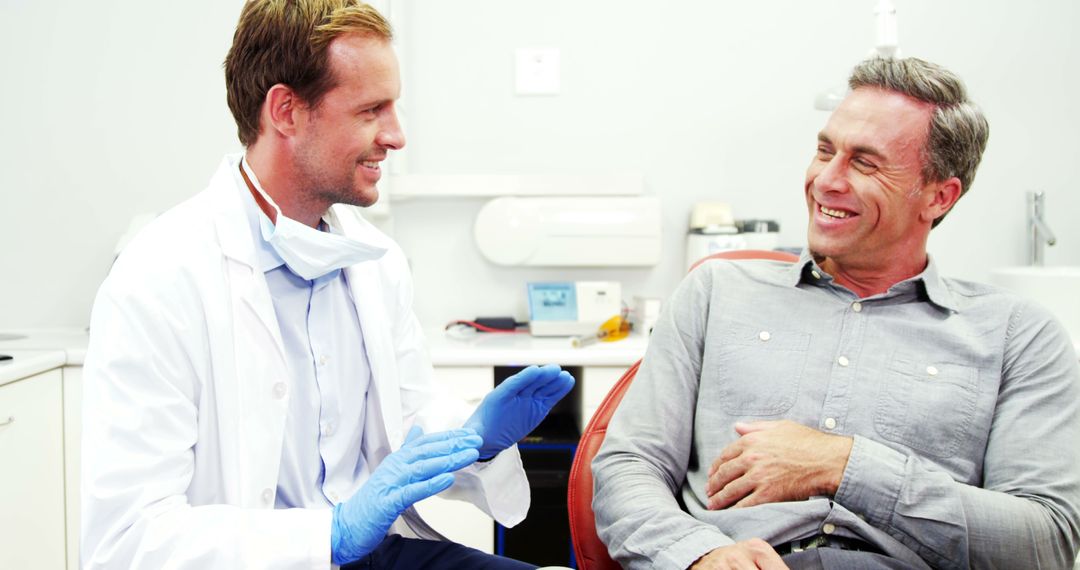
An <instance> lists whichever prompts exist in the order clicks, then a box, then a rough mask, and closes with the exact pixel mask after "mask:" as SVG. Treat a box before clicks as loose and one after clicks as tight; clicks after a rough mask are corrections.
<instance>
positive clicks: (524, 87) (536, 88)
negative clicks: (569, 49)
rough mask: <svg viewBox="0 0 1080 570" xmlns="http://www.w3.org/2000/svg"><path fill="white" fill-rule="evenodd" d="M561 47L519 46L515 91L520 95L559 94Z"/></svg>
mask: <svg viewBox="0 0 1080 570" xmlns="http://www.w3.org/2000/svg"><path fill="white" fill-rule="evenodd" d="M559 75H560V70H559V48H518V49H517V51H516V66H515V76H516V81H515V92H516V93H517V94H518V95H558V93H559V89H560V81H559Z"/></svg>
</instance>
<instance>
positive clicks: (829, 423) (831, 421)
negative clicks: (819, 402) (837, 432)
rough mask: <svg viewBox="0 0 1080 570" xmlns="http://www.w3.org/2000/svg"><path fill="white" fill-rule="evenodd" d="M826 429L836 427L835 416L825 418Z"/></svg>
mask: <svg viewBox="0 0 1080 570" xmlns="http://www.w3.org/2000/svg"><path fill="white" fill-rule="evenodd" d="M825 428H826V429H836V418H825Z"/></svg>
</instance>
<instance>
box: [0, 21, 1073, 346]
mask: <svg viewBox="0 0 1080 570" xmlns="http://www.w3.org/2000/svg"><path fill="white" fill-rule="evenodd" d="M896 3H897V5H898V11H899V24H900V26H899V32H900V43H901V46H902V48H903V50H904V53H905V54H907V55H915V56H920V57H924V58H926V59H930V60H932V61H936V62H939V63H942V64H944V65H946V66H948V67H950V68H952V69H954V70H956V71H957V72H958V73H960V74H961V76H962V77H964V78H965V79H966V81H967V83H968V86H969V88H970V90H971V92H972V95H973V97H974V98H975V100H976V101H977V102H979V103H980V104H981V105H982V106H983V108H984V109H985V110H986V113H987V115H988V116H989V119H990V123H991V138H990V145H989V148H988V150H987V153H986V156H985V158H984V161H983V166H982V168H981V169H980V172H979V176H978V179H977V181H976V184H975V185H974V187H973V190H972V192H971V194H969V195H968V196H966V197H965V198H964V199H963V200H962V201H961V202H960V204H959V206H958V208H957V209H956V211H955V212H954V213H953V214H952V215H950V218H949V219H948V220H947V221H946V222H945V224H944V225H942V226H941V227H940V228H939V229H937V230H935V232H934V235H933V237H932V238H931V251H932V252H933V253H934V254H935V255H936V256H937V258H938V259H939V261H940V262H941V263H942V264H943V265H944V269H945V271H946V273H948V274H952V275H956V276H961V277H968V278H974V279H983V278H985V277H986V274H987V272H988V270H989V268H990V267H993V266H995V265H1004V264H1018V263H1021V262H1022V261H1023V259H1024V250H1023V244H1024V201H1023V193H1024V191H1025V190H1029V189H1043V190H1046V191H1047V193H1048V202H1049V207H1050V211H1049V214H1048V221H1049V223H1050V225H1051V226H1052V227H1053V228H1054V230H1055V231H1056V232H1057V234H1058V238H1059V242H1060V243H1059V245H1058V246H1057V247H1054V248H1050V249H1049V250H1048V252H1047V258H1048V261H1049V262H1050V263H1052V264H1074V265H1076V264H1080V225H1077V224H1073V223H1072V219H1071V217H1072V215H1075V213H1077V212H1080V192H1076V191H1074V190H1073V188H1072V186H1073V184H1074V183H1073V180H1074V179H1075V178H1077V168H1078V167H1077V166H1076V163H1077V161H1076V160H1075V158H1074V157H1076V156H1078V155H1080V143H1078V142H1077V140H1076V138H1075V137H1074V136H1073V134H1074V133H1075V132H1077V130H1078V127H1080V110H1078V109H1077V106H1076V105H1075V101H1077V100H1080V97H1078V96H1080V78H1078V77H1077V75H1078V74H1077V73H1076V72H1075V70H1077V69H1080V65H1078V64H1080V44H1078V42H1077V40H1076V39H1074V38H1075V34H1074V33H1073V30H1074V28H1075V27H1076V25H1077V23H1078V22H1080V4H1077V3H1076V2H1073V1H1072V0H1046V1H1043V2H1038V3H1023V4H1022V3H1016V2H1006V1H1004V0H1001V1H995V2H987V1H985V0H984V1H978V0H954V1H950V2H939V1H934V0H896ZM240 4H241V2H240V1H239V0H230V1H227V2H222V1H221V0H193V1H189V2H182V3H165V2H131V1H129V2H120V1H103V2H87V1H85V0H84V1H75V0H59V1H57V2H53V3H39V2H33V1H31V0H0V48H2V49H3V52H2V53H3V56H2V57H3V61H4V64H3V69H4V76H5V81H4V84H5V87H6V88H5V89H0V105H2V108H3V109H4V116H5V121H4V123H5V127H6V128H5V129H4V132H5V134H6V136H4V137H2V139H0V161H2V168H0V195H2V197H3V206H2V207H0V244H3V246H2V247H3V252H4V257H5V260H4V263H3V264H0V267H2V268H3V269H2V270H0V271H2V274H0V275H2V279H0V328H12V327H29V326H59V325H85V324H86V322H87V320H88V314H89V306H90V302H91V300H92V298H93V294H94V291H95V289H96V287H97V285H98V283H99V282H100V280H101V278H102V277H103V276H104V274H105V271H106V270H107V267H108V264H109V261H110V258H111V252H112V247H113V245H114V244H115V242H116V239H117V238H118V237H119V235H120V234H121V233H122V232H123V230H124V228H125V226H126V224H127V221H128V219H130V217H131V216H132V215H134V214H136V213H138V212H142V211H146V210H160V209H163V208H166V207H168V206H170V205H172V204H175V203H176V202H178V201H180V200H181V199H183V198H184V197H186V196H189V195H191V194H193V193H194V192H196V191H198V190H199V189H200V188H201V187H202V186H203V185H204V183H205V181H206V180H207V179H208V177H209V175H210V174H211V173H212V171H213V169H214V167H215V166H216V164H217V162H218V160H219V159H220V155H221V154H223V153H224V152H228V151H231V150H235V149H237V148H238V144H237V143H236V139H235V135H234V126H233V123H232V119H231V117H230V115H229V113H228V109H227V107H226V105H225V100H224V97H225V96H224V87H223V79H222V72H221V61H222V60H223V58H224V56H225V53H226V51H227V49H228V45H229V42H230V41H231V34H232V29H233V27H234V26H235V23H236V18H237V16H238V14H239V7H240ZM873 5H874V2H873V1H872V0H863V1H858V2H856V1H853V0H815V1H802V0H784V1H779V0H774V1H759V2H739V3H735V2H723V1H711V0H673V1H671V2H644V1H640V0H621V1H616V0H584V1H583V0H545V1H538V0H457V1H455V2H446V1H445V0H409V1H407V2H406V1H405V0H393V6H394V12H393V14H394V18H395V20H397V21H398V22H400V23H399V36H400V45H399V47H400V49H401V51H402V55H403V59H404V61H405V63H406V67H405V76H404V80H405V105H406V107H407V113H408V116H407V120H408V128H409V131H408V133H407V134H408V136H409V143H408V144H409V147H408V150H407V151H406V152H407V161H406V162H405V164H407V167H408V169H409V171H411V172H417V173H424V174H471V173H479V174H486V173H561V174H573V173H609V172H641V173H643V174H644V175H645V180H646V185H647V189H646V191H647V192H649V193H652V194H656V195H659V196H661V197H662V200H663V204H664V220H665V227H664V230H665V232H666V237H665V241H664V248H665V251H666V252H669V253H668V255H666V256H665V261H664V262H663V263H661V264H660V265H658V266H657V267H655V268H652V269H648V270H638V269H619V270H612V269H609V270H597V271H590V270H574V271H559V270H524V269H506V268H500V267H496V266H493V265H491V264H489V263H487V262H486V261H484V260H483V259H482V258H481V257H480V255H479V253H478V252H477V251H476V248H475V246H474V245H473V243H472V222H473V218H474V216H475V213H476V212H477V211H478V209H479V207H480V205H481V204H482V201H480V200H478V199H440V200H414V201H410V202H395V203H393V204H392V213H393V220H392V224H390V227H392V229H393V232H394V234H395V237H397V239H398V240H399V241H400V242H401V244H402V245H403V247H404V248H405V249H406V252H407V253H408V254H409V256H410V259H411V261H412V264H413V269H414V272H415V275H416V280H417V312H418V313H419V315H420V317H421V320H423V321H425V322H428V323H443V322H445V321H447V320H450V319H452V318H461V317H472V316H476V315H478V314H479V315H487V314H505V313H514V314H517V316H519V317H521V316H524V302H523V294H524V283H525V282H526V281H530V280H539V279H561V278H566V279H619V280H621V281H622V282H623V283H624V294H625V295H626V296H627V297H629V296H630V295H633V294H648V295H655V296H664V295H666V294H668V293H669V292H670V290H671V289H672V288H673V287H674V286H675V284H676V283H677V282H678V279H679V278H680V277H681V275H682V264H683V260H682V258H683V255H684V249H683V235H684V232H685V228H686V223H687V217H688V214H689V209H690V207H691V205H692V204H693V203H694V202H696V201H703V200H723V201H728V202H730V203H731V204H732V205H733V207H734V209H735V213H736V215H737V216H738V217H770V218H776V219H778V220H779V221H780V222H781V225H782V228H783V238H784V242H785V243H786V244H789V245H798V244H800V243H801V242H802V239H803V234H804V232H805V216H806V214H805V207H804V205H803V202H802V197H801V192H802V179H803V171H804V169H805V166H806V164H807V163H808V161H809V160H810V157H811V155H812V152H813V149H814V145H815V137H816V133H817V131H818V129H820V127H821V126H822V125H823V124H824V121H825V119H826V114H825V113H823V112H820V111H814V110H813V109H812V106H811V104H812V100H813V96H814V94H815V93H816V92H817V91H819V90H821V89H824V88H827V87H829V86H832V85H836V84H840V83H842V81H843V79H844V77H845V75H846V73H847V71H848V69H850V67H851V66H852V65H853V64H854V63H855V62H856V61H858V60H859V59H861V58H862V56H864V55H865V54H866V53H867V51H868V50H869V49H870V48H871V47H872V46H873V43H874V39H875V38H874V27H873V26H874V17H873ZM150 21H160V22H162V23H161V24H159V25H157V26H156V27H155V26H152V25H150V24H147V23H146V22H150ZM961 22H963V24H961ZM532 46H544V47H558V48H560V49H561V52H562V67H563V74H562V93H561V94H560V95H558V96H555V97H515V96H514V94H513V52H514V49H515V48H517V47H532ZM178 239H182V236H178Z"/></svg>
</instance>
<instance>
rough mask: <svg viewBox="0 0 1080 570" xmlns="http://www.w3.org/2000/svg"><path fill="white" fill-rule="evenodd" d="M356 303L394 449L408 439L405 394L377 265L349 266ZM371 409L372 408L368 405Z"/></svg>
mask: <svg viewBox="0 0 1080 570" xmlns="http://www.w3.org/2000/svg"><path fill="white" fill-rule="evenodd" d="M346 275H347V278H348V280H349V290H350V292H351V294H352V299H353V305H355V306H356V313H357V316H358V317H359V319H360V328H361V329H362V330H363V333H364V346H365V348H366V349H367V357H368V365H369V366H370V367H371V381H372V383H373V384H374V387H375V391H374V393H375V396H376V398H377V399H378V404H379V406H378V409H379V411H380V412H381V413H380V415H381V416H382V423H383V425H384V427H385V433H386V437H387V439H388V443H389V444H390V446H391V448H392V449H397V448H398V447H400V445H401V442H402V440H403V439H404V437H403V434H402V433H401V395H400V394H399V393H398V390H397V388H396V386H397V382H396V381H395V380H396V378H397V362H396V360H395V359H394V346H393V344H394V341H393V338H392V337H391V336H390V326H389V324H388V322H387V318H388V317H387V314H386V311H385V309H384V307H383V291H381V289H382V283H381V282H380V280H379V275H378V270H377V268H376V264H375V263H372V262H366V263H360V264H357V265H354V266H352V267H349V268H348V269H346ZM368 409H369V410H371V409H372V407H369V408H368Z"/></svg>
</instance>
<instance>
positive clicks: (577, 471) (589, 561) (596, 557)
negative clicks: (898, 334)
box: [566, 249, 799, 570]
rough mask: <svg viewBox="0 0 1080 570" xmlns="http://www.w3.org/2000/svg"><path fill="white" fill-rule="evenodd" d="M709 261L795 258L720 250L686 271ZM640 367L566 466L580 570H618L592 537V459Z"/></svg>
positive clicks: (616, 390) (604, 406) (603, 408)
mask: <svg viewBox="0 0 1080 570" xmlns="http://www.w3.org/2000/svg"><path fill="white" fill-rule="evenodd" d="M710 259H772V260H775V261H786V262H788V263H794V262H796V261H798V260H799V256H797V255H793V254H790V253H784V252H780V251H768V250H757V249H740V250H733V251H723V252H720V253H714V254H713V255H710V256H708V257H705V258H703V259H701V260H700V261H698V262H697V263H695V264H694V266H693V267H691V268H690V271H693V270H694V269H695V268H697V267H698V266H699V265H701V264H702V263H704V262H705V261H708V260H710ZM640 366H641V361H640V360H639V361H637V362H635V363H634V365H633V366H631V367H630V368H629V369H628V370H627V371H626V372H625V373H623V375H622V378H619V381H618V382H616V383H615V386H614V387H612V388H611V391H610V392H608V395H607V396H605V397H604V401H603V402H602V403H601V404H600V407H599V408H597V410H596V413H595V414H593V417H592V419H591V420H589V425H588V426H586V427H585V431H584V433H582V434H581V441H579V442H578V448H577V453H576V454H575V455H574V463H573V465H572V466H571V467H570V479H569V482H568V488H567V497H566V502H567V511H568V512H569V514H570V537H571V540H572V541H573V543H574V556H575V557H576V558H577V567H578V568H579V569H580V570H619V565H618V564H617V563H616V562H615V561H614V560H612V559H611V556H609V555H608V550H607V546H606V545H605V544H604V543H603V542H601V540H600V537H599V536H597V535H596V519H595V518H594V516H593V510H592V499H593V476H592V460H593V457H596V452H597V451H599V450H600V444H602V443H603V442H604V435H605V434H607V427H608V422H610V421H611V416H612V415H613V414H614V413H615V408H616V407H618V405H619V402H621V401H622V399H623V395H625V394H626V389H627V388H629V387H630V383H631V382H633V381H634V376H635V375H636V374H637V371H638V367H640Z"/></svg>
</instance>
